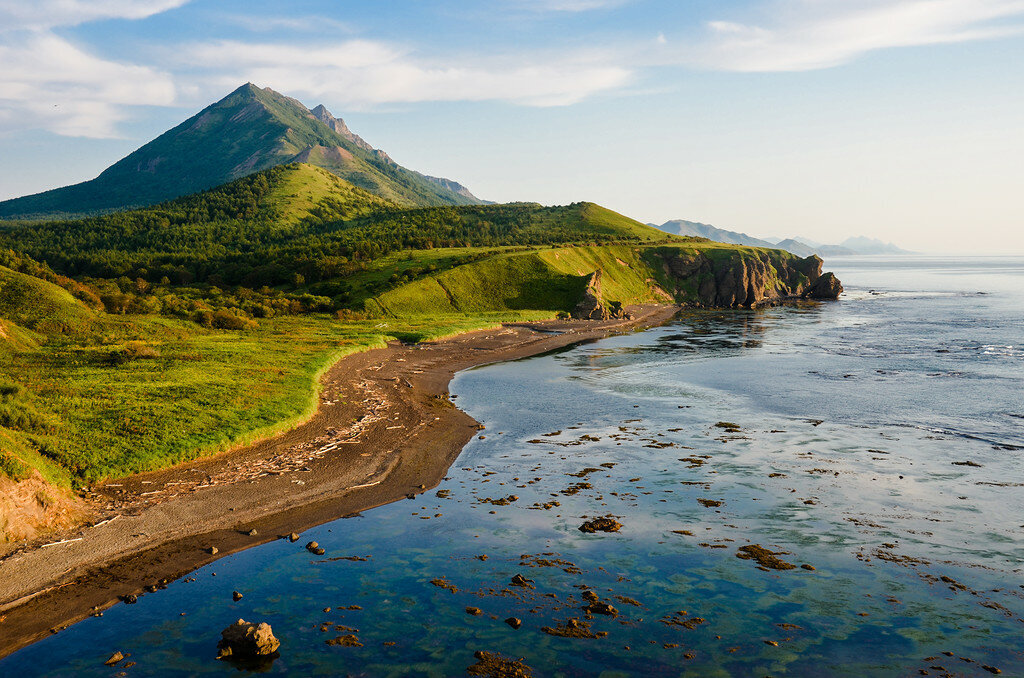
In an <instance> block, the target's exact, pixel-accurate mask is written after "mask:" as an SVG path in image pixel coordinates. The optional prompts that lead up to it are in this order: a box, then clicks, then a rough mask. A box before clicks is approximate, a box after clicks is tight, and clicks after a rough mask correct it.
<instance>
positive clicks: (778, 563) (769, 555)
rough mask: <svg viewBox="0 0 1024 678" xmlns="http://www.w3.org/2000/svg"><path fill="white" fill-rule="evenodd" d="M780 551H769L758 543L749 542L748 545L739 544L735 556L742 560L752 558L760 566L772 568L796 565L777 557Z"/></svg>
mask: <svg viewBox="0 0 1024 678" xmlns="http://www.w3.org/2000/svg"><path fill="white" fill-rule="evenodd" d="M781 553H782V552H781V551H780V552H779V553H776V552H774V551H769V550H768V549H766V548H764V547H763V546H761V545H760V544H750V545H748V546H741V547H740V548H739V550H738V551H736V557H737V558H741V559H743V560H753V561H755V562H757V564H758V565H760V566H761V567H764V568H769V569H772V570H792V569H795V568H796V565H793V564H792V563H787V562H786V561H784V560H782V559H781V558H779V557H778V556H779V555H780V554H781Z"/></svg>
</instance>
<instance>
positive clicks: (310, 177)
mask: <svg viewBox="0 0 1024 678" xmlns="http://www.w3.org/2000/svg"><path fill="white" fill-rule="evenodd" d="M670 237H671V236H669V235H667V234H665V233H663V232H661V231H658V230H657V229H653V228H650V227H648V226H644V225H643V224H640V223H639V222H636V221H633V220H632V219H629V218H627V217H624V216H622V215H620V214H616V213H615V212H612V211H611V210H607V209H605V208H603V207H600V206H598V205H594V204H592V203H576V204H573V205H567V206H562V207H542V206H540V205H536V204H531V203H520V204H511V205H479V206H478V205H473V206H449V207H430V208H418V209H402V208H399V207H398V206H397V205H395V204H394V203H391V202H388V201H386V200H384V199H382V198H379V197H377V196H375V195H373V194H371V193H369V192H367V191H365V190H362V189H360V188H357V187H355V186H352V185H351V184H349V183H347V182H345V181H344V180H342V179H340V178H338V177H337V176H334V175H332V174H330V173H329V172H327V171H325V170H323V169H320V168H318V167H314V166H312V165H306V164H295V165H284V166H278V167H274V168H272V169H269V170H264V171H262V172H258V173H256V174H252V175H249V176H247V177H245V178H243V179H238V180H236V181H234V182H232V183H230V184H226V185H224V186H221V187H218V188H216V189H212V190H209V191H206V192H203V193H199V194H196V195H193V196H188V197H184V198H179V199H177V200H174V201H170V202H167V203H163V204H160V205H157V206H154V207H147V208H143V209H138V210H130V211H126V212H118V213H115V214H108V215H104V216H100V217H90V218H87V219H80V220H74V221H62V222H50V223H43V224H32V225H20V226H8V227H4V226H2V225H0V246H4V247H9V248H11V249H13V250H16V251H19V252H23V253H25V254H27V255H28V256H30V257H33V258H35V259H38V260H40V261H44V262H46V263H47V264H49V265H50V266H51V267H52V268H53V269H54V270H55V271H57V272H58V273H61V274H64V275H70V276H88V277H93V278H106V279H110V278H118V277H122V276H125V277H127V278H130V279H131V280H136V279H141V280H143V281H148V282H150V283H159V282H160V281H161V280H162V279H163V278H165V277H166V278H168V279H169V280H171V281H176V282H178V283H185V282H188V283H192V282H196V283H209V284H216V285H223V284H228V285H244V286H246V287H250V288H259V287H261V286H263V285H270V286H279V285H291V286H302V285H310V284H313V283H319V282H323V281H328V280H332V279H338V278H345V277H347V276H349V275H351V274H353V273H354V272H357V271H359V270H362V269H364V268H366V267H367V266H368V265H370V264H371V262H374V261H376V260H377V259H379V258H380V257H382V256H384V255H387V254H389V253H392V252H398V251H402V250H429V249H432V248H435V247H510V246H523V245H549V244H558V245H565V244H569V243H607V242H620V241H627V242H636V243H640V242H644V243H654V242H661V241H664V240H666V239H669V238H670ZM297 276H298V277H297ZM298 279H301V281H302V282H299V283H296V282H295V281H296V280H298ZM314 291H315V292H317V293H319V290H314ZM337 294H338V292H337V291H334V292H330V293H329V296H331V297H334V296H337Z"/></svg>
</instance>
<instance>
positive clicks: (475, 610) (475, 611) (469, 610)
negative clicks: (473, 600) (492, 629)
mask: <svg viewBox="0 0 1024 678" xmlns="http://www.w3.org/2000/svg"><path fill="white" fill-rule="evenodd" d="M483 613H484V611H483V610H481V609H480V608H479V607H467V608H466V614H471V615H473V616H474V617H479V616H480V615H482V614H483Z"/></svg>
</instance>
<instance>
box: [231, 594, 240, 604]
mask: <svg viewBox="0 0 1024 678" xmlns="http://www.w3.org/2000/svg"><path fill="white" fill-rule="evenodd" d="M242 597H243V596H242V594H241V593H239V592H238V591H235V592H234V593H232V594H231V600H233V601H235V602H236V603H237V602H238V601H240V600H241V599H242Z"/></svg>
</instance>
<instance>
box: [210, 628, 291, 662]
mask: <svg viewBox="0 0 1024 678" xmlns="http://www.w3.org/2000/svg"><path fill="white" fill-rule="evenodd" d="M220 635H221V641H220V642H219V643H218V644H217V647H218V648H219V649H220V654H219V656H220V657H233V658H251V657H269V656H270V655H272V654H274V653H275V652H277V649H278V648H279V647H281V642H280V641H279V640H278V639H277V638H275V637H274V631H273V630H272V629H271V628H270V624H267V623H266V622H261V623H259V624H253V623H250V622H247V621H245V620H244V619H239V620H238V621H237V622H235V623H234V624H232V625H231V626H229V627H227V628H226V629H224V630H223V631H221V632H220Z"/></svg>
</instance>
